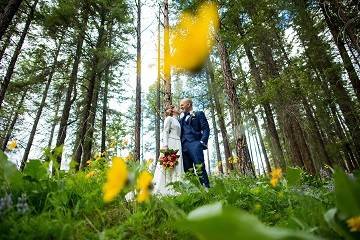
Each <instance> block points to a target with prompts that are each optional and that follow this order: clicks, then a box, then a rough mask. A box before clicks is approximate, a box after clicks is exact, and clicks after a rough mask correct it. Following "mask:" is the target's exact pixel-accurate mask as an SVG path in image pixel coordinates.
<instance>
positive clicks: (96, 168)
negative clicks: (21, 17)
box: [0, 152, 360, 239]
mask: <svg viewBox="0 0 360 240" xmlns="http://www.w3.org/2000/svg"><path fill="white" fill-rule="evenodd" d="M0 154H1V155H0V181H1V182H3V183H2V184H1V200H0V216H1V218H0V239H342V238H347V239H359V238H357V237H359V234H360V232H359V231H360V222H359V217H358V218H356V216H360V215H358V214H359V213H358V212H357V211H358V210H359V209H360V207H359V205H360V198H359V194H360V191H357V189H359V187H360V182H359V179H358V178H357V179H356V177H354V176H352V177H349V176H348V175H347V174H345V173H343V172H341V171H340V170H336V171H335V174H334V176H335V177H328V178H319V177H312V176H309V175H307V174H306V173H304V172H302V171H301V170H300V169H296V168H290V169H288V170H287V172H286V174H284V176H279V179H278V180H279V181H278V182H276V184H273V185H272V184H271V179H272V178H271V177H268V176H263V177H259V178H252V177H241V176H239V174H237V173H236V172H234V173H232V174H230V175H227V176H211V184H212V187H211V188H210V190H209V191H205V189H204V188H203V187H202V186H200V185H199V184H198V182H197V179H196V178H195V177H191V176H190V177H189V180H190V181H188V182H187V183H184V182H177V183H175V184H174V188H176V189H177V190H178V191H179V192H181V194H180V195H178V196H173V197H162V198H160V197H157V196H152V197H151V198H150V200H149V201H147V202H145V203H138V202H137V201H132V202H127V201H125V198H124V196H125V194H126V191H130V188H129V189H125V190H124V191H122V193H120V195H118V196H117V197H116V198H115V199H114V200H113V201H112V202H110V203H104V201H103V192H102V191H103V185H104V182H105V180H106V170H107V167H106V166H104V165H106V164H103V163H104V162H102V161H98V163H93V164H92V165H93V166H92V167H90V168H88V169H85V171H79V172H73V171H69V172H67V173H64V172H60V171H56V173H55V175H53V176H52V177H48V173H47V168H46V167H47V166H46V164H45V163H44V162H41V161H31V164H30V163H29V164H28V165H27V167H26V168H25V170H24V172H22V173H21V172H19V171H17V170H16V168H15V166H14V165H12V164H11V163H10V162H9V161H8V160H7V159H6V156H5V155H4V154H3V153H2V152H0ZM138 169H139V168H138ZM356 191H357V192H356ZM358 200H359V201H358ZM349 211H351V212H350V213H349ZM349 214H352V215H349ZM354 216H355V217H354ZM350 217H352V219H353V221H352V222H351V221H349V219H350ZM334 230H335V231H334Z"/></svg>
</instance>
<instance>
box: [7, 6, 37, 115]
mask: <svg viewBox="0 0 360 240" xmlns="http://www.w3.org/2000/svg"><path fill="white" fill-rule="evenodd" d="M38 1H39V0H35V1H34V3H33V5H32V6H31V9H30V13H29V15H28V17H27V19H26V23H25V27H24V29H23V31H22V33H21V36H20V39H19V42H18V43H17V44H16V48H15V51H14V54H13V56H12V58H11V60H10V63H9V66H8V68H7V71H6V74H5V77H4V80H3V81H2V83H1V89H0V109H1V105H2V103H3V101H4V98H5V94H6V90H7V88H8V86H9V83H10V80H11V77H12V75H13V73H14V68H15V64H16V61H17V59H18V57H19V55H20V52H21V48H22V45H23V43H24V40H25V37H26V35H27V33H28V31H29V27H30V24H31V21H32V20H33V18H34V14H35V8H36V5H37V3H38ZM9 4H10V2H9ZM0 24H1V23H0ZM0 28H1V26H0ZM0 36H2V33H0Z"/></svg>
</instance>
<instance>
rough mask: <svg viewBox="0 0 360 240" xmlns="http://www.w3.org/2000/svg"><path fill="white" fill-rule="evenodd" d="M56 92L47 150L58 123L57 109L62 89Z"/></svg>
mask: <svg viewBox="0 0 360 240" xmlns="http://www.w3.org/2000/svg"><path fill="white" fill-rule="evenodd" d="M61 88H62V87H61ZM58 91H59V93H58V96H56V101H55V104H56V106H55V112H54V118H53V123H52V124H51V131H50V137H49V143H48V148H49V149H50V148H51V145H52V141H53V138H54V132H55V127H56V125H57V124H58V122H59V117H58V114H59V108H60V103H61V97H62V89H59V90H58Z"/></svg>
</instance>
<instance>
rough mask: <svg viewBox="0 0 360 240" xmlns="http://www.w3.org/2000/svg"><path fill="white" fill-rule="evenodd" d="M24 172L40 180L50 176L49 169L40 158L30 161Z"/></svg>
mask: <svg viewBox="0 0 360 240" xmlns="http://www.w3.org/2000/svg"><path fill="white" fill-rule="evenodd" d="M24 174H25V175H27V176H30V177H32V178H34V179H36V180H38V181H40V180H43V179H47V178H48V171H47V169H46V168H45V166H44V165H43V164H42V163H41V161H40V160H31V161H29V162H28V163H27V164H26V166H25V169H24Z"/></svg>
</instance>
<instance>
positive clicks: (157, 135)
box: [154, 6, 161, 167]
mask: <svg viewBox="0 0 360 240" xmlns="http://www.w3.org/2000/svg"><path fill="white" fill-rule="evenodd" d="M160 12H161V7H160V6H159V23H158V46H157V79H156V113H155V114H156V116H155V141H156V149H155V151H156V153H155V154H156V155H155V156H156V157H155V163H154V166H155V167H156V164H157V161H158V159H159V157H160V120H161V118H160V108H161V103H160V87H161V86H160V81H161V70H160V69H161V64H160V57H161V56H160V25H161V24H160Z"/></svg>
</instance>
